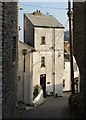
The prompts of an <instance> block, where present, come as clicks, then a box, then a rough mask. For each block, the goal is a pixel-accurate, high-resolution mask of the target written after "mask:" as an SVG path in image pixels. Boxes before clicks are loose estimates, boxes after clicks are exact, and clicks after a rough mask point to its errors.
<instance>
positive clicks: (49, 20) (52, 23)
mask: <svg viewBox="0 0 86 120" xmlns="http://www.w3.org/2000/svg"><path fill="white" fill-rule="evenodd" d="M25 15H26V17H27V18H28V19H29V20H30V22H31V23H32V24H33V25H34V26H40V27H44V26H45V27H55V28H56V27H57V28H59V27H61V28H63V25H62V24H61V23H60V22H59V21H58V20H57V19H56V18H55V17H53V16H52V15H45V14H42V15H33V14H32V13H26V14H25Z"/></svg>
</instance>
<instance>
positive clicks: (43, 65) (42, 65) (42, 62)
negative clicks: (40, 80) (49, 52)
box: [41, 57, 45, 67]
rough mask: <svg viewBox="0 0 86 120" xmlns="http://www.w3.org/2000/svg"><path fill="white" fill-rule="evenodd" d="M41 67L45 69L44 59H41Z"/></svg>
mask: <svg viewBox="0 0 86 120" xmlns="http://www.w3.org/2000/svg"><path fill="white" fill-rule="evenodd" d="M41 67H45V57H41Z"/></svg>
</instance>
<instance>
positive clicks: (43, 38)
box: [41, 36, 45, 45]
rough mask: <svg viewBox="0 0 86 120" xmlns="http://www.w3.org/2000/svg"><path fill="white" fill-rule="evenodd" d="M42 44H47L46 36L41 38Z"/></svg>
mask: <svg viewBox="0 0 86 120" xmlns="http://www.w3.org/2000/svg"><path fill="white" fill-rule="evenodd" d="M41 44H42V45H44V44H45V37H44V36H42V37H41Z"/></svg>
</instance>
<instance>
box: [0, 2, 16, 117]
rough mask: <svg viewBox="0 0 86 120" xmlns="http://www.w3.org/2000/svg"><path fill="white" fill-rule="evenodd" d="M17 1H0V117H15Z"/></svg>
mask: <svg viewBox="0 0 86 120" xmlns="http://www.w3.org/2000/svg"><path fill="white" fill-rule="evenodd" d="M17 18H18V7H17V2H3V3H1V2H0V118H13V117H15V107H16V90H17V88H16V87H17V84H16V83H17V40H18V22H17V20H18V19H17Z"/></svg>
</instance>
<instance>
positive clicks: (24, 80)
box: [17, 41, 34, 105]
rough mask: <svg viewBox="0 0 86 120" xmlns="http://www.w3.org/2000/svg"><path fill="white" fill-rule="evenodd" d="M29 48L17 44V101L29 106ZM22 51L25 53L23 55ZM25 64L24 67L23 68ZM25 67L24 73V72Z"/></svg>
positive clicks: (31, 60)
mask: <svg viewBox="0 0 86 120" xmlns="http://www.w3.org/2000/svg"><path fill="white" fill-rule="evenodd" d="M33 49H34V48H32V47H31V46H29V45H27V44H25V43H23V42H21V41H19V42H18V89H17V101H18V102H24V103H25V104H26V105H28V104H29V105H31V104H32V102H33V75H32V74H33V69H32V67H33V52H32V50H33ZM23 50H26V51H27V53H26V55H25V61H24V55H23ZM24 62H25V66H24ZM24 67H25V71H24Z"/></svg>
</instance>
